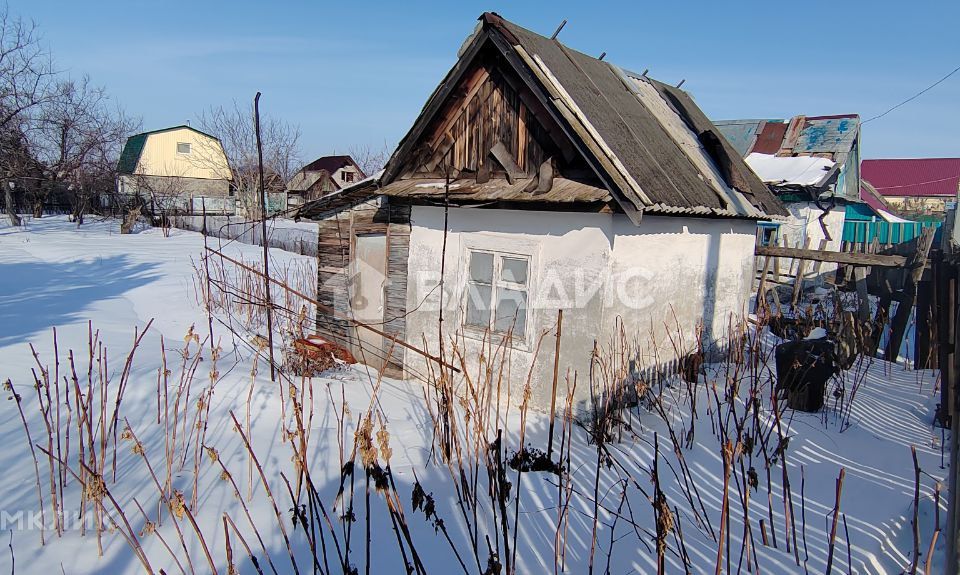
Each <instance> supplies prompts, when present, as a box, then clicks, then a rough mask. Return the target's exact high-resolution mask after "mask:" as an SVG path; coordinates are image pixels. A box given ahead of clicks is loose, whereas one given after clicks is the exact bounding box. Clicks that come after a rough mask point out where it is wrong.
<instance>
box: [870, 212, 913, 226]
mask: <svg viewBox="0 0 960 575" xmlns="http://www.w3.org/2000/svg"><path fill="white" fill-rule="evenodd" d="M877 214H878V215H879V216H880V217H881V218H883V220H884V221H886V222H890V223H891V224H912V223H915V222H914V221H913V220H905V219H903V218H901V217H900V216H895V215H893V214H891V213H890V212H888V211H887V210H884V209H878V210H877Z"/></svg>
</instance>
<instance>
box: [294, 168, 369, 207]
mask: <svg viewBox="0 0 960 575" xmlns="http://www.w3.org/2000/svg"><path fill="white" fill-rule="evenodd" d="M364 178H366V175H365V174H364V173H363V170H361V169H360V166H358V165H357V163H356V162H354V161H353V158H351V157H350V156H323V157H322V158H317V159H316V160H314V161H312V162H310V163H309V164H307V165H306V166H304V167H303V168H301V169H300V171H299V172H297V173H296V174H295V175H294V176H293V178H291V179H290V181H289V182H288V183H287V205H288V206H289V207H291V208H292V207H295V206H300V205H303V204H304V203H306V202H309V201H311V200H315V199H317V198H319V197H321V196H325V195H327V194H329V193H330V192H335V191H337V190H339V189H341V188H343V187H344V186H349V185H350V184H353V183H356V182H359V181H360V180H362V179H364Z"/></svg>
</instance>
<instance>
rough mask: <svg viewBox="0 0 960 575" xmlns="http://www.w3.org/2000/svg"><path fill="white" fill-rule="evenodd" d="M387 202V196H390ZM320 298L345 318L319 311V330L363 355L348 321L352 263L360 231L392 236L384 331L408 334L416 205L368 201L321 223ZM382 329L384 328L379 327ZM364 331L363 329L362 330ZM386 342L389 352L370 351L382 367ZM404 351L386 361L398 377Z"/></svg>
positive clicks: (401, 335) (372, 359)
mask: <svg viewBox="0 0 960 575" xmlns="http://www.w3.org/2000/svg"><path fill="white" fill-rule="evenodd" d="M384 200H385V198H384ZM317 223H318V227H319V232H318V234H319V236H318V238H317V280H318V281H317V299H318V300H319V301H320V303H321V304H323V305H327V306H330V307H331V308H333V309H334V310H335V312H336V315H337V316H339V317H334V316H333V315H330V314H328V313H323V312H321V311H319V310H318V311H317V318H316V328H317V333H318V334H320V335H323V336H326V337H329V338H331V339H333V340H335V341H337V342H339V343H342V344H346V345H348V346H349V347H350V348H351V350H352V351H353V352H354V354H355V355H356V356H357V357H358V358H359V357H360V354H359V353H358V352H359V349H358V338H357V331H356V329H357V328H355V327H353V326H352V325H351V323H350V322H349V321H348V320H345V319H341V318H343V317H349V316H350V314H351V309H350V296H349V282H350V273H351V262H353V259H354V252H355V245H356V241H355V240H356V236H357V234H368V233H382V234H386V236H387V252H388V258H387V281H386V288H385V290H386V297H385V305H384V324H383V326H382V329H383V331H385V332H386V333H388V334H390V335H391V336H396V338H397V339H398V340H403V339H404V338H405V337H406V311H407V309H406V308H407V255H408V253H409V245H410V206H404V205H392V204H390V203H388V202H386V201H382V202H380V205H377V202H367V203H364V204H360V205H358V206H354V207H352V208H348V209H345V210H342V211H339V212H335V213H333V214H330V215H329V216H327V217H325V218H322V219H319V220H318V221H317ZM374 327H377V328H380V327H381V326H374ZM360 329H362V328H360ZM389 347H390V344H389V342H385V344H384V349H383V350H372V351H373V352H374V353H371V350H366V353H365V354H364V355H365V357H366V359H367V361H368V363H371V365H372V366H373V367H377V368H379V367H380V365H378V364H381V365H382V361H376V358H375V357H374V356H378V357H380V358H381V359H382V358H383V356H385V355H386V353H387V350H388V349H389ZM402 352H403V349H402V348H400V347H398V346H395V347H394V349H393V351H392V353H391V354H390V357H389V361H388V362H387V365H386V373H387V375H390V376H398V375H400V374H401V373H402V370H403V353H402Z"/></svg>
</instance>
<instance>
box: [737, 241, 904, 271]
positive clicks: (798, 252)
mask: <svg viewBox="0 0 960 575" xmlns="http://www.w3.org/2000/svg"><path fill="white" fill-rule="evenodd" d="M754 253H755V254H756V255H758V256H773V257H787V258H796V259H798V260H808V261H817V262H831V263H838V264H850V265H859V266H880V267H889V268H900V267H904V265H905V264H906V263H907V258H906V257H904V256H895V255H882V254H859V253H858V254H854V253H844V252H832V251H821V250H811V249H801V248H782V247H778V246H757V247H756V248H755V249H754Z"/></svg>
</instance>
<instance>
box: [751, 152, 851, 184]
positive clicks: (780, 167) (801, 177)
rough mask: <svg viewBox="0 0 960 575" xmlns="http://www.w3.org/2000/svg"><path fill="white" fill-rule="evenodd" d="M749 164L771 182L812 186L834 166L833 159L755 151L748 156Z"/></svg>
mask: <svg viewBox="0 0 960 575" xmlns="http://www.w3.org/2000/svg"><path fill="white" fill-rule="evenodd" d="M746 159H747V165H749V166H750V168H752V169H753V171H754V172H756V173H757V175H758V176H760V179H761V180H763V181H764V182H766V183H770V184H796V185H799V186H812V185H814V184H816V183H817V182H819V181H820V180H821V179H822V178H823V176H824V174H825V173H826V172H828V171H829V170H830V168H832V167H833V166H834V163H833V161H831V160H828V159H827V158H817V157H815V156H774V155H772V154H759V153H756V152H753V153H751V154H749V155H748V156H747V158H746Z"/></svg>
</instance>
